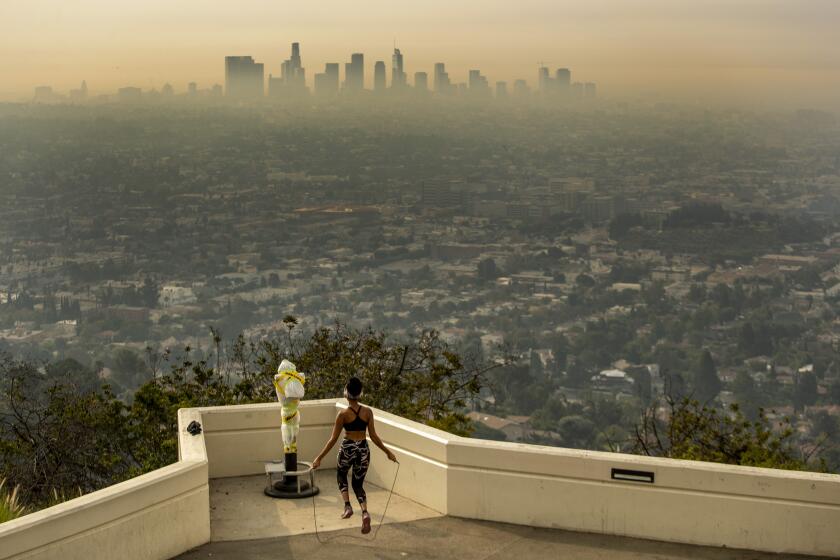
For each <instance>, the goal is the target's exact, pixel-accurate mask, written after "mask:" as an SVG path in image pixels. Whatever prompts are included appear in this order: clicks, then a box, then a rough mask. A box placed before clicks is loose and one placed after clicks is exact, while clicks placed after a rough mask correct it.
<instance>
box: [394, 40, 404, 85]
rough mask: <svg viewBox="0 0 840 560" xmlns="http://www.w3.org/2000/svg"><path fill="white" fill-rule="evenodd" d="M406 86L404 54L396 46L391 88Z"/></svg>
mask: <svg viewBox="0 0 840 560" xmlns="http://www.w3.org/2000/svg"><path fill="white" fill-rule="evenodd" d="M405 86H406V77H405V70H404V68H403V55H402V53H401V52H400V49H397V48H395V49H394V54H393V55H392V56H391V88H392V89H401V88H404V87H405Z"/></svg>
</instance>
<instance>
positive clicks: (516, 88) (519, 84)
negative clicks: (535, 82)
mask: <svg viewBox="0 0 840 560" xmlns="http://www.w3.org/2000/svg"><path fill="white" fill-rule="evenodd" d="M513 95H514V97H517V98H519V99H524V98H526V97H529V96H530V95H531V89H530V88H529V87H528V82H526V81H525V80H516V81H515V82H513Z"/></svg>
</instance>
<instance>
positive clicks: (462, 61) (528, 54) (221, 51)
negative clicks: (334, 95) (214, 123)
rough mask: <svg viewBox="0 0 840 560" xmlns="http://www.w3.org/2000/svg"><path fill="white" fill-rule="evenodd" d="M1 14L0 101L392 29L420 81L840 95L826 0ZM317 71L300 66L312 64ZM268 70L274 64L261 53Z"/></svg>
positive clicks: (91, 0) (749, 98)
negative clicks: (559, 82)
mask: <svg viewBox="0 0 840 560" xmlns="http://www.w3.org/2000/svg"><path fill="white" fill-rule="evenodd" d="M0 19H2V21H4V22H5V23H6V25H5V26H4V33H3V34H2V36H0V72H2V73H3V75H4V80H3V83H2V84H0V99H6V100H9V99H18V100H20V99H25V98H29V97H31V92H32V88H33V87H35V86H38V85H44V84H50V85H52V86H53V87H54V88H56V89H57V90H63V91H67V90H69V89H70V88H78V86H79V83H80V82H81V80H82V79H86V80H87V82H88V86H89V88H90V91H91V94H96V93H100V92H105V91H114V90H115V89H117V88H118V87H122V86H125V85H134V86H136V87H141V88H143V89H149V88H150V87H152V86H154V87H158V88H159V87H160V85H161V84H164V83H167V82H169V83H171V84H175V85H176V87H177V88H178V89H180V88H183V85H184V84H186V83H187V82H189V81H194V82H197V83H198V84H211V83H218V82H220V81H221V80H220V77H219V76H220V74H219V62H218V61H219V60H220V59H221V58H222V57H223V56H224V55H225V54H238V53H247V54H250V55H251V56H253V57H254V58H255V59H256V60H261V61H268V60H272V61H277V60H278V52H279V51H280V49H278V45H285V44H287V43H288V42H290V41H291V40H297V41H299V42H301V44H304V45H309V48H308V58H309V60H310V61H335V60H341V61H342V62H345V57H347V56H348V55H349V54H350V53H353V52H364V53H365V55H366V57H367V58H368V59H369V60H370V61H375V60H383V61H386V62H390V61H389V59H388V57H390V56H391V50H392V49H391V48H390V47H391V45H392V42H393V39H394V38H395V37H396V39H397V42H398V46H399V48H400V49H401V50H402V51H403V52H405V53H411V55H410V57H409V58H408V59H407V61H408V64H407V67H408V70H409V74H412V73H413V72H415V71H425V72H427V73H429V78H430V81H432V80H431V78H432V74H431V72H432V68H433V66H434V63H435V62H438V61H441V60H444V61H446V62H447V68H448V71H449V72H450V74H451V75H452V76H453V81H464V80H465V79H466V78H465V77H466V76H467V75H468V72H469V70H470V69H474V68H475V65H476V64H478V65H479V66H478V67H479V68H480V69H481V71H482V74H484V75H487V76H488V77H490V80H491V82H495V81H506V82H508V84H513V83H514V82H515V81H516V80H517V79H527V80H529V81H531V82H533V79H534V71H535V70H536V68H537V63H538V62H540V61H544V62H545V63H546V64H547V65H549V66H552V67H560V66H567V67H571V68H577V69H580V70H581V72H582V73H581V74H580V76H579V78H580V80H579V81H582V82H584V81H597V82H598V83H599V84H600V85H601V86H602V88H603V90H604V91H609V92H610V94H611V96H616V95H620V96H627V95H639V94H641V93H650V92H652V93H655V94H657V95H659V96H660V97H667V98H673V99H676V100H690V101H693V100H711V101H725V102H741V103H749V104H750V105H751V106H755V105H769V104H776V105H784V106H788V107H789V106H792V105H806V106H811V105H813V106H829V107H833V108H836V107H837V103H838V101H837V100H838V99H840V96H838V92H840V44H838V42H837V41H836V40H835V39H834V34H835V31H834V30H835V29H836V27H837V24H838V22H840V5H838V4H837V3H836V2H831V1H827V0H812V1H809V2H807V3H805V4H804V5H800V4H798V3H792V2H789V1H783V0H767V1H758V0H735V1H727V2H723V1H722V0H711V1H709V2H704V3H703V5H702V6H700V5H688V6H683V5H682V4H680V5H677V4H676V3H673V2H665V1H663V0H640V1H638V2H633V3H627V2H618V1H617V0H595V1H593V2H587V3H585V4H583V3H580V2H571V1H562V0H560V1H555V2H548V1H546V0H524V1H523V2H520V3H518V4H517V5H515V6H511V5H508V4H506V3H504V2H501V1H494V0H490V1H488V2H485V3H483V4H482V6H481V10H476V9H475V6H472V5H464V6H459V5H450V4H446V3H443V2H439V1H438V0H432V1H431V2H430V3H426V4H424V6H422V7H420V6H417V7H413V6H407V7H400V8H399V9H397V8H395V7H393V6H390V5H388V4H387V3H385V2H381V1H376V2H370V3H366V4H365V5H364V6H346V5H344V4H342V3H340V2H335V1H332V0H327V1H326V2H324V3H320V4H319V5H318V6H317V7H316V6H311V7H310V6H303V5H290V6H282V7H281V6H278V5H275V4H274V3H269V2H264V1H256V0H245V1H244V2H243V3H241V4H240V5H239V6H238V8H237V9H236V10H231V9H230V8H229V7H226V6H223V5H214V4H212V3H210V4H208V3H202V4H201V5H199V4H197V3H196V2H194V1H192V0H190V1H186V2H181V3H178V4H177V5H171V4H167V3H163V2H159V1H158V0H151V1H150V2H146V3H143V4H142V5H141V4H137V5H134V4H130V3H129V4H126V5H119V6H116V5H112V4H109V3H106V2H104V1H102V0H83V1H82V2H80V3H77V4H75V5H74V6H73V8H72V9H69V8H67V7H64V6H62V5H61V4H58V3H56V2H54V1H49V0H45V1H43V2H38V3H31V4H25V5H12V4H11V3H5V4H4V5H2V6H0ZM33 30H37V33H35V32H33ZM282 50H283V51H285V46H284V47H282ZM287 56H288V55H287V54H286V53H284V54H283V58H287ZM281 60H282V59H281ZM266 63H267V62H266ZM319 66H320V65H315V64H312V63H310V64H309V67H310V71H312V70H314V69H315V68H316V67H318V70H320V67H319ZM389 66H390V64H389ZM266 71H267V73H272V74H274V75H277V74H279V72H280V69H279V66H278V65H277V64H275V63H274V62H273V63H272V65H270V66H269V65H268V64H267V66H266ZM583 71H585V72H586V75H584V74H583ZM389 74H390V72H389ZM371 75H372V72H368V76H367V78H368V80H369V79H370V77H371ZM410 78H411V75H409V79H410ZM366 87H372V86H371V85H370V83H369V82H368V83H367V85H366Z"/></svg>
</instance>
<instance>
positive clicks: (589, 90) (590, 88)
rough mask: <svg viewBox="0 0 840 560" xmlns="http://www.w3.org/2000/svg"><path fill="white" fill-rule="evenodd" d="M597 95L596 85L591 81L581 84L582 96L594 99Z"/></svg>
mask: <svg viewBox="0 0 840 560" xmlns="http://www.w3.org/2000/svg"><path fill="white" fill-rule="evenodd" d="M596 95H597V90H596V86H595V84H594V83H593V82H586V83H584V84H583V96H584V97H586V98H587V99H595V97H596Z"/></svg>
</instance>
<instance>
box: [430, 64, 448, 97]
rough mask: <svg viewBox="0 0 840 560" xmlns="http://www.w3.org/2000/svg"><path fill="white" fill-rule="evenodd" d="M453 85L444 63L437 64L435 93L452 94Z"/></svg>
mask: <svg viewBox="0 0 840 560" xmlns="http://www.w3.org/2000/svg"><path fill="white" fill-rule="evenodd" d="M451 86H452V84H451V83H450V82H449V74H448V73H447V72H446V65H445V64H444V63H443V62H437V63H435V83H434V88H435V93H437V94H438V95H446V94H448V93H450V91H451V89H452V88H451Z"/></svg>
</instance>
